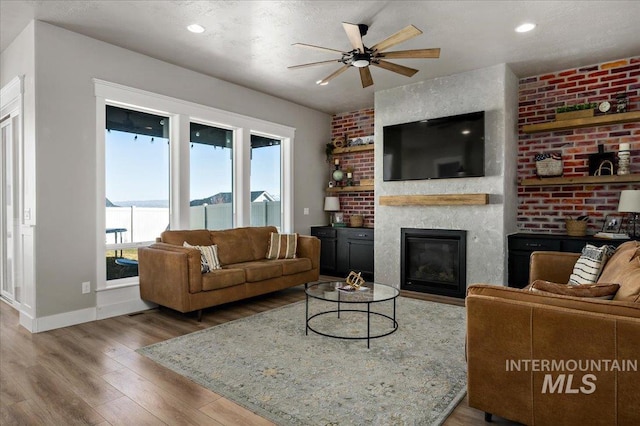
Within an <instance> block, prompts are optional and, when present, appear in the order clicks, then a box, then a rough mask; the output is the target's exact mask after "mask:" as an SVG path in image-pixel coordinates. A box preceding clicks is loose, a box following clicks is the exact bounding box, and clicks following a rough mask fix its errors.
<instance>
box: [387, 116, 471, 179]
mask: <svg viewBox="0 0 640 426" xmlns="http://www.w3.org/2000/svg"><path fill="white" fill-rule="evenodd" d="M383 138H384V139H383V146H384V155H383V180H385V181H393V180H413V179H444V178H460V177H477V176H484V111H479V112H472V113H468V114H462V115H454V116H451V117H441V118H433V119H429V120H421V121H415V122H413V123H404V124H395V125H392V126H385V127H384V128H383Z"/></svg>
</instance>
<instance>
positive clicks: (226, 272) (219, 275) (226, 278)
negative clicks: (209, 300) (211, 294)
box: [202, 268, 245, 291]
mask: <svg viewBox="0 0 640 426" xmlns="http://www.w3.org/2000/svg"><path fill="white" fill-rule="evenodd" d="M244 278H245V276H244V270H242V269H233V268H226V269H216V270H214V271H211V272H208V273H206V274H203V275H202V290H204V291H211V290H218V289H221V288H226V287H231V286H234V285H238V284H242V283H244V282H245V280H244Z"/></svg>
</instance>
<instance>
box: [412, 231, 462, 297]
mask: <svg viewBox="0 0 640 426" xmlns="http://www.w3.org/2000/svg"><path fill="white" fill-rule="evenodd" d="M401 237H402V238H401V244H402V246H401V277H400V279H401V281H400V288H401V289H403V290H409V291H417V292H421V293H431V294H437V295H441V296H450V297H458V298H461V299H463V298H464V297H465V293H466V289H467V272H466V266H467V231H461V230H444V229H414V228H402V229H401Z"/></svg>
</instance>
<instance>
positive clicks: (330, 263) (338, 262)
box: [311, 226, 373, 281]
mask: <svg viewBox="0 0 640 426" xmlns="http://www.w3.org/2000/svg"><path fill="white" fill-rule="evenodd" d="M311 235H313V236H314V237H318V238H319V239H320V273H322V274H326V275H334V276H338V277H346V276H347V275H348V274H349V272H350V271H356V272H362V277H363V278H365V279H367V280H370V281H371V280H373V229H371V228H333V227H331V226H312V227H311Z"/></svg>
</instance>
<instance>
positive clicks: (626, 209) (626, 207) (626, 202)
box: [618, 189, 640, 238]
mask: <svg viewBox="0 0 640 426" xmlns="http://www.w3.org/2000/svg"><path fill="white" fill-rule="evenodd" d="M618 211H619V212H621V213H631V215H630V216H631V219H630V220H629V225H628V226H627V228H628V230H629V236H630V237H631V238H638V237H640V233H639V229H638V228H639V226H638V225H639V222H640V190H637V189H626V190H624V191H622V192H621V193H620V204H618Z"/></svg>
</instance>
